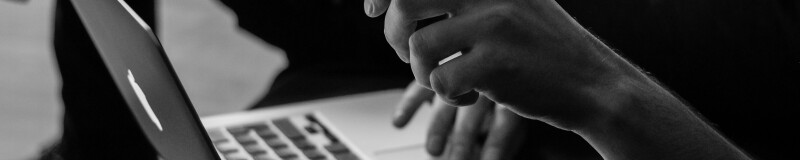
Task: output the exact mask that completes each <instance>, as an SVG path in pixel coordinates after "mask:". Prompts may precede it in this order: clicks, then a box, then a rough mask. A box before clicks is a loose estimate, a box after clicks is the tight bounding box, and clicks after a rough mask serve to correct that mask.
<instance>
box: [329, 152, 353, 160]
mask: <svg viewBox="0 0 800 160" xmlns="http://www.w3.org/2000/svg"><path fill="white" fill-rule="evenodd" d="M333 157H336V159H337V160H359V158H358V156H356V155H355V154H353V153H350V152H348V153H341V154H334V155H333Z"/></svg>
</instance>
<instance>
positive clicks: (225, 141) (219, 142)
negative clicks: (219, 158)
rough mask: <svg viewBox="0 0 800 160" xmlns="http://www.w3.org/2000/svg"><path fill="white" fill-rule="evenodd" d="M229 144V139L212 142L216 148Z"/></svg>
mask: <svg viewBox="0 0 800 160" xmlns="http://www.w3.org/2000/svg"><path fill="white" fill-rule="evenodd" d="M228 142H230V140H229V139H228V138H225V139H217V140H211V143H214V145H215V146H219V145H222V144H225V143H228Z"/></svg>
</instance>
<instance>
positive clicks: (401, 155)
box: [374, 144, 434, 160]
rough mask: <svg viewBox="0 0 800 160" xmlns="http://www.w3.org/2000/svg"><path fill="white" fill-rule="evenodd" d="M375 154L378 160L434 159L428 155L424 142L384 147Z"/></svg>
mask: <svg viewBox="0 0 800 160" xmlns="http://www.w3.org/2000/svg"><path fill="white" fill-rule="evenodd" d="M374 154H375V158H376V159H378V160H409V159H419V160H428V159H434V158H433V157H431V156H429V155H428V152H426V151H425V147H424V146H423V145H422V144H419V145H414V146H409V147H401V148H392V149H384V150H380V151H376V152H375V153H374Z"/></svg>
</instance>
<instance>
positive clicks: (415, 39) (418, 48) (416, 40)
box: [408, 31, 426, 58]
mask: <svg viewBox="0 0 800 160" xmlns="http://www.w3.org/2000/svg"><path fill="white" fill-rule="evenodd" d="M425 39H426V38H425V34H424V33H423V32H420V31H417V32H414V33H413V34H411V37H409V38H408V45H409V48H410V50H411V54H414V56H417V58H424V56H423V55H424V54H423V53H422V52H424V51H425V47H426V46H425V44H426V43H425Z"/></svg>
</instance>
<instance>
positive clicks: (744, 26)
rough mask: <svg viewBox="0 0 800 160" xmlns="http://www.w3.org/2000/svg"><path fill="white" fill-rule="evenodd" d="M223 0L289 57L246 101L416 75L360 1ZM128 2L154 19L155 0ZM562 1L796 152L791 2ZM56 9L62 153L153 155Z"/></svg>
mask: <svg viewBox="0 0 800 160" xmlns="http://www.w3.org/2000/svg"><path fill="white" fill-rule="evenodd" d="M222 2H223V3H224V4H225V5H227V6H228V7H230V8H231V9H232V10H233V11H234V12H235V13H236V14H237V16H238V19H239V22H238V24H239V25H240V26H241V27H242V28H244V29H246V30H247V31H250V32H252V33H253V34H254V35H256V36H257V37H259V38H262V39H264V40H265V41H267V42H269V43H271V44H274V45H276V46H278V47H281V48H282V49H284V50H285V51H286V53H287V58H288V60H289V66H288V68H287V69H286V70H285V71H283V72H281V73H280V74H279V75H278V77H277V78H276V80H275V81H274V83H273V86H272V88H271V89H270V91H269V92H268V94H267V95H266V97H264V98H263V99H262V100H261V101H259V102H257V103H256V105H254V106H266V105H275V104H282V103H289V102H295V101H301V100H308V99H315V98H322V97H329V96H335V95H343V94H351V93H358V92H365V91H370V90H379V89H387V88H397V87H403V86H405V85H406V84H407V83H408V82H410V81H411V80H412V76H411V74H410V73H411V72H410V70H409V67H408V66H407V65H405V64H403V63H402V62H401V61H400V60H399V59H398V58H397V57H396V56H395V54H394V52H393V50H392V49H391V48H390V47H389V45H388V44H387V43H386V41H385V39H384V36H383V32H382V30H383V29H382V25H383V19H382V18H377V19H370V18H368V17H366V16H365V15H364V14H363V9H362V7H363V4H362V3H363V1H361V0H332V1H324V0H323V1H320V0H269V1H241V0H222ZM128 3H129V4H130V5H131V6H132V7H133V8H134V10H136V11H137V13H139V15H141V16H142V17H143V18H144V19H145V21H147V22H148V23H150V24H152V25H151V26H157V25H154V21H153V17H154V16H153V15H154V14H153V13H154V10H153V3H152V1H150V0H136V1H133V0H129V1H128ZM256 3H258V4H256ZM559 3H560V4H561V5H562V6H563V7H564V8H565V9H566V10H567V11H568V12H569V13H570V14H571V15H572V16H575V17H576V18H577V20H578V22H580V23H581V24H582V25H583V26H584V27H587V28H588V29H589V30H591V31H592V32H593V33H595V34H597V35H598V36H599V37H600V38H602V39H604V41H605V42H606V43H607V44H608V45H609V46H611V47H613V48H615V49H618V50H619V53H621V54H623V55H624V56H625V57H627V58H629V59H630V60H631V61H632V62H634V63H635V64H638V65H639V66H641V67H642V68H644V69H645V70H647V71H649V72H650V73H651V75H653V76H654V77H656V78H657V79H658V80H660V81H661V82H662V83H663V84H664V85H665V86H667V87H668V88H670V89H672V90H673V91H674V92H675V93H677V94H678V95H680V96H681V97H683V99H685V100H686V102H688V103H689V104H691V105H692V106H693V107H694V108H696V109H697V110H698V111H699V113H701V114H702V115H703V116H705V117H706V118H707V119H708V121H709V122H711V123H713V124H714V126H715V127H716V128H717V129H719V130H720V131H721V132H722V133H723V134H724V135H726V136H727V137H728V138H730V139H731V140H732V141H733V142H734V143H736V144H738V145H739V146H740V147H742V148H744V149H745V150H746V151H747V152H749V153H751V154H753V155H754V156H755V157H760V158H767V159H786V158H788V157H789V154H790V153H792V152H791V151H790V150H789V149H791V148H790V147H789V146H791V145H795V144H797V138H796V137H794V136H791V135H790V132H788V131H786V130H785V129H784V128H789V127H792V126H794V125H793V124H791V123H790V120H791V119H789V116H792V115H798V114H797V111H795V110H793V109H792V108H793V107H798V106H800V98H798V97H800V84H798V82H800V80H799V79H798V78H797V77H798V76H797V75H798V73H800V72H798V71H800V67H799V66H800V24H799V23H800V22H799V21H800V18H799V17H800V13H798V8H800V4H798V2H795V1H793V0H784V1H777V0H738V1H734V0H672V1H658V0H648V1H644V0H640V1H629V0H616V1H615V0H602V1H578V0H561V1H559ZM56 7H57V9H56V10H57V11H56V28H55V36H54V47H55V52H56V58H57V60H58V64H59V69H60V71H61V75H62V82H63V86H62V98H63V99H64V105H65V106H64V107H65V108H64V119H65V121H64V136H63V142H62V147H61V148H64V149H61V150H60V152H62V153H64V154H63V155H64V157H65V158H67V159H120V155H124V157H122V158H123V159H127V158H130V159H148V158H151V159H152V157H154V155H155V152H154V151H153V149H152V147H150V145H149V144H147V141H146V140H145V139H144V136H143V135H142V132H141V131H140V130H139V128H138V127H137V125H135V121H133V119H132V116H131V115H130V114H129V112H128V110H127V108H126V107H125V106H124V105H125V104H124V101H123V100H122V98H121V97H122V96H120V95H119V93H118V92H117V90H116V87H115V86H114V84H113V83H112V80H111V77H110V76H109V74H108V71H107V70H106V69H105V68H104V65H103V64H102V61H101V60H100V58H99V55H98V54H97V52H96V50H95V49H94V46H93V45H92V43H91V40H89V38H88V36H87V35H86V32H85V30H84V29H83V26H82V25H81V24H80V21H79V20H78V18H77V16H76V15H75V12H74V11H73V9H72V6H71V5H69V3H68V1H65V0H60V1H58V4H57V5H56ZM101 122H102V123H101ZM387 125H390V124H388V123H387ZM532 139H535V137H533V138H532ZM89 153H91V154H89ZM79 156H96V157H90V158H86V157H79Z"/></svg>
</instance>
